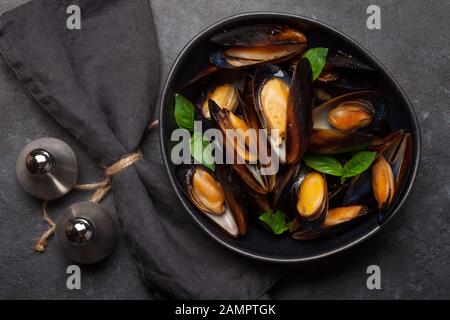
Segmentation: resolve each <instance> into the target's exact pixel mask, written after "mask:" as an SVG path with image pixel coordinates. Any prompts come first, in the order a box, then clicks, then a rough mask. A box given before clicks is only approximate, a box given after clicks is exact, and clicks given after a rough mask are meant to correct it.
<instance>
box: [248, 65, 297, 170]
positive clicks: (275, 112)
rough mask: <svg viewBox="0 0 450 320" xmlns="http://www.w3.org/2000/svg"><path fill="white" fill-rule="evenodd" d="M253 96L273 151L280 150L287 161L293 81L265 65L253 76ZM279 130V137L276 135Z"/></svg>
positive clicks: (276, 69)
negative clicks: (287, 125) (289, 106)
mask: <svg viewBox="0 0 450 320" xmlns="http://www.w3.org/2000/svg"><path fill="white" fill-rule="evenodd" d="M253 79H254V80H253V96H254V102H255V110H256V112H257V113H258V116H259V120H260V123H261V126H262V128H264V129H267V130H268V138H269V141H270V144H271V145H272V147H273V150H274V151H275V152H276V151H277V150H279V151H280V152H279V154H278V155H279V157H280V159H281V161H282V162H284V161H285V146H286V142H285V138H286V123H287V121H286V115H287V108H288V100H289V86H290V84H291V79H290V77H289V76H288V74H287V73H286V72H285V71H284V70H282V69H281V68H280V67H278V66H277V65H274V64H264V65H262V66H261V67H259V68H257V69H256V71H255V75H254V76H253ZM274 130H277V135H276V136H275V135H274Z"/></svg>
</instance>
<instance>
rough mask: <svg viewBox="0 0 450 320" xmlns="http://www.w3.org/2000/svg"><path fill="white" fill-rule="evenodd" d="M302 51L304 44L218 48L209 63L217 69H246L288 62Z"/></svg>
mask: <svg viewBox="0 0 450 320" xmlns="http://www.w3.org/2000/svg"><path fill="white" fill-rule="evenodd" d="M304 49H305V45H304V44H288V45H273V46H266V47H232V48H219V49H218V50H216V51H214V52H213V53H212V54H211V63H213V64H215V65H216V66H218V67H219V68H232V69H233V68H247V67H253V66H256V65H259V64H262V63H269V62H272V63H275V62H281V61H284V60H288V59H290V58H291V57H293V56H295V55H298V54H300V53H301V52H302V51H303V50H304Z"/></svg>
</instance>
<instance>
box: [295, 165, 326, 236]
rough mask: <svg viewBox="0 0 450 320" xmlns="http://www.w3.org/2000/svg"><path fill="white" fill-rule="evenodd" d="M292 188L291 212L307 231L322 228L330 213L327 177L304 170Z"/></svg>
mask: <svg viewBox="0 0 450 320" xmlns="http://www.w3.org/2000/svg"><path fill="white" fill-rule="evenodd" d="M289 188H290V200H289V201H290V202H291V204H290V205H291V208H290V210H291V212H292V213H293V215H292V216H293V217H296V218H297V219H298V222H299V226H300V228H302V229H305V230H313V229H316V228H318V227H320V226H321V225H322V224H323V222H324V221H325V216H326V213H327V211H328V187H327V182H326V179H325V177H324V176H323V175H322V174H321V173H318V172H316V171H312V170H309V169H305V168H304V169H302V170H300V172H299V173H298V175H297V177H296V178H295V179H294V181H293V185H292V186H291V187H289Z"/></svg>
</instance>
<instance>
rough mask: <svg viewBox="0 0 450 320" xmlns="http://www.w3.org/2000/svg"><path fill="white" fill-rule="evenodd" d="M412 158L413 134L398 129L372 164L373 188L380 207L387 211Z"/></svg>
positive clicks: (386, 141) (387, 138) (387, 140)
mask: <svg viewBox="0 0 450 320" xmlns="http://www.w3.org/2000/svg"><path fill="white" fill-rule="evenodd" d="M411 160H412V143H411V135H410V134H409V133H405V132H404V131H396V132H394V133H392V134H391V135H389V136H388V137H386V138H385V144H384V146H383V147H382V148H381V152H380V154H379V156H378V158H377V160H376V162H375V164H374V165H373V166H372V190H373V193H374V195H375V198H376V200H377V204H378V208H379V209H381V210H382V211H386V210H387V209H388V208H389V206H390V205H391V204H392V202H393V200H394V198H395V195H396V194H397V193H398V191H399V189H400V188H401V186H402V184H403V181H404V179H405V177H406V174H407V170H408V168H409V165H410V163H411Z"/></svg>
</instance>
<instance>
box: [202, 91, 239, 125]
mask: <svg viewBox="0 0 450 320" xmlns="http://www.w3.org/2000/svg"><path fill="white" fill-rule="evenodd" d="M209 99H211V100H213V101H214V102H215V103H216V104H217V105H218V106H219V107H220V108H221V109H227V110H229V111H232V112H233V111H234V110H236V108H237V106H238V92H237V88H236V87H235V86H234V85H233V84H232V83H224V84H220V85H217V86H215V87H213V88H211V90H210V91H209V92H208V93H207V94H206V97H205V99H203V101H202V103H201V110H202V115H203V117H205V118H206V119H210V118H211V116H210V113H209V104H208V100H209Z"/></svg>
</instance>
